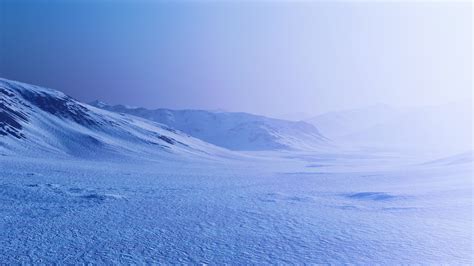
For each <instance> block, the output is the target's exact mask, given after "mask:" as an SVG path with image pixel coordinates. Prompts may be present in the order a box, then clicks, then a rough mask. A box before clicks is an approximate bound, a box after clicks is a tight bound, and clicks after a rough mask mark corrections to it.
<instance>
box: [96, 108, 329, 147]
mask: <svg viewBox="0 0 474 266" xmlns="http://www.w3.org/2000/svg"><path fill="white" fill-rule="evenodd" d="M91 105H94V106H96V107H99V108H102V109H105V110H109V111H114V112H118V113H126V114H131V115H135V116H139V117H142V118H146V119H149V120H152V121H155V122H159V123H162V124H165V125H168V126H170V127H172V128H176V129H178V130H180V131H182V132H185V133H187V134H189V135H191V136H193V137H196V138H199V139H201V140H204V141H206V142H209V143H212V144H214V145H217V146H221V147H225V148H228V149H231V150H253V151H256V150H276V149H301V150H314V149H320V148H323V147H327V146H328V145H329V144H328V139H326V138H325V137H323V136H322V135H321V134H320V133H319V131H318V130H317V129H316V128H315V127H314V126H312V125H310V124H308V123H306V122H293V121H286V120H280V119H273V118H268V117H264V116H258V115H253V114H248V113H231V112H213V111H204V110H169V109H156V110H148V109H145V108H133V107H127V106H123V105H115V106H111V105H107V104H105V103H103V102H98V101H96V102H93V103H91Z"/></svg>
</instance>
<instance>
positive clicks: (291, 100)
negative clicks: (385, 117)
mask: <svg viewBox="0 0 474 266" xmlns="http://www.w3.org/2000/svg"><path fill="white" fill-rule="evenodd" d="M0 34H1V35H0V76H2V77H5V78H10V79H14V80H20V81H24V82H28V83H33V84H37V85H43V86H47V87H52V88H55V89H58V90H62V91H64V92H66V93H67V94H70V95H71V96H73V97H75V98H77V99H79V100H83V101H92V100H94V99H102V100H104V101H107V102H110V103H113V104H115V103H123V104H129V105H135V106H144V107H149V108H157V107H167V108H177V109H183V108H198V109H225V110H230V111H246V112H252V113H258V114H265V115H271V116H279V115H281V114H286V113H308V114H317V113H321V112H325V111H330V110H338V109H344V108H353V107H360V106H365V105H371V104H374V103H387V104H392V105H400V106H405V105H426V104H438V103H443V102H449V101H457V100H463V99H464V100H465V99H469V98H470V97H471V94H472V92H471V91H472V39H471V38H472V7H471V3H470V2H456V3H450V2H413V3H410V2H408V1H406V2H359V1H354V2H321V1H319V2H306V1H301V2H285V1H274V2H272V1H258V2H256V1H225V2H224V1H178V2H172V1H2V2H1V3H0Z"/></svg>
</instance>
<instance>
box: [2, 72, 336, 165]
mask: <svg viewBox="0 0 474 266" xmlns="http://www.w3.org/2000/svg"><path fill="white" fill-rule="evenodd" d="M93 105H94V106H92V105H88V104H84V103H81V102H79V101H77V100H75V99H73V98H71V97H69V96H67V95H65V94H63V93H62V92H59V91H55V90H52V89H47V88H42V87H38V86H34V85H29V84H25V83H21V82H16V81H10V80H6V79H0V154H22V155H31V156H33V157H35V156H43V155H41V154H51V155H68V156H70V155H72V156H75V157H87V158H103V157H114V156H131V157H134V158H139V157H140V156H144V157H150V156H151V157H153V158H171V157H173V156H181V157H182V156H201V157H206V156H219V157H223V156H233V155H231V154H232V153H231V151H229V150H228V149H230V150H240V151H242V150H253V151H256V150H279V149H306V150H316V149H318V148H319V147H324V146H326V145H327V141H328V140H327V139H326V138H324V137H323V136H322V135H321V134H319V132H318V130H317V129H316V128H315V127H314V126H313V125H310V124H308V123H305V122H290V121H285V120H278V119H271V118H267V117H263V116H256V115H251V114H246V113H227V112H217V111H216V112H211V111H198V110H182V111H174V110H165V109H159V110H146V109H143V108H127V107H125V106H108V105H105V104H101V103H99V102H95V103H93ZM219 146H220V147H219Z"/></svg>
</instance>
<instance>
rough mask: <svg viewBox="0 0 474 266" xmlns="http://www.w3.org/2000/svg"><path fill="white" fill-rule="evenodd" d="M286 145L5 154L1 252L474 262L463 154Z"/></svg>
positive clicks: (105, 259) (51, 259)
mask: <svg viewBox="0 0 474 266" xmlns="http://www.w3.org/2000/svg"><path fill="white" fill-rule="evenodd" d="M295 155H296V157H294V158H293V159H288V158H281V157H280V155H279V154H273V157H272V159H271V161H269V160H268V159H265V158H258V157H255V158H252V159H250V158H249V159H248V160H247V161H239V162H237V161H236V162H232V163H230V162H227V163H224V162H219V161H216V162H213V163H212V164H211V163H209V162H208V163H193V161H192V160H188V161H186V162H184V163H180V162H178V161H176V162H168V163H165V164H163V163H157V162H147V161H145V160H144V161H142V162H134V163H127V162H124V161H122V162H94V161H84V160H66V161H61V162H58V161H57V160H45V159H27V158H20V157H12V156H1V157H0V164H1V166H2V167H1V169H0V261H2V263H6V264H16V263H24V264H55V263H59V264H88V263H92V264H130V263H132V264H144V263H164V264H182V263H185V264H188V263H191V264H202V263H205V264H236V265H247V264H304V263H310V264H311V263H320V264H328V263H329V264H420V263H421V264H470V263H472V260H473V257H472V250H471V244H472V230H471V227H472V212H471V210H472V207H473V206H472V198H471V197H472V171H471V170H472V164H459V165H456V166H455V167H453V166H450V167H445V166H443V167H440V166H427V165H421V164H411V163H406V164H405V162H403V163H400V162H399V161H398V160H397V159H396V158H395V159H394V158H385V157H380V158H377V157H372V158H370V159H351V158H349V157H344V156H342V155H341V156H339V155H331V154H327V155H321V156H314V157H312V156H311V155H298V154H295ZM268 156H270V155H267V157H266V158H268ZM321 157H324V159H321ZM315 164H320V165H324V166H319V167H317V168H315V167H308V166H310V165H315ZM341 165H343V166H344V167H341ZM372 165H384V166H385V168H384V169H376V170H374V169H372Z"/></svg>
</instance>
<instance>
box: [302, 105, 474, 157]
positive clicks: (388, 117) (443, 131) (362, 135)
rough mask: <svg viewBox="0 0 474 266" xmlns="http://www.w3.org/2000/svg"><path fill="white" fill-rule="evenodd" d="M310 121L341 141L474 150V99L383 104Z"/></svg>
mask: <svg viewBox="0 0 474 266" xmlns="http://www.w3.org/2000/svg"><path fill="white" fill-rule="evenodd" d="M306 122H308V123H311V124H313V125H314V126H316V127H317V128H318V129H319V130H320V131H321V132H322V134H323V135H325V136H327V137H329V138H331V139H333V140H334V141H335V142H337V143H340V144H342V143H346V144H350V145H363V146H372V147H379V148H383V149H391V150H399V151H425V152H438V151H439V152H443V153H444V152H448V153H458V152H464V151H467V150H471V149H473V109H472V103H471V102H470V101H461V102H457V103H451V104H443V105H438V106H426V107H413V108H394V107H390V106H388V105H383V104H379V105H374V106H370V107H367V108H359V109H352V110H344V111H338V112H330V113H326V114H322V115H319V116H316V117H313V118H311V119H308V120H307V121H306Z"/></svg>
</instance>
